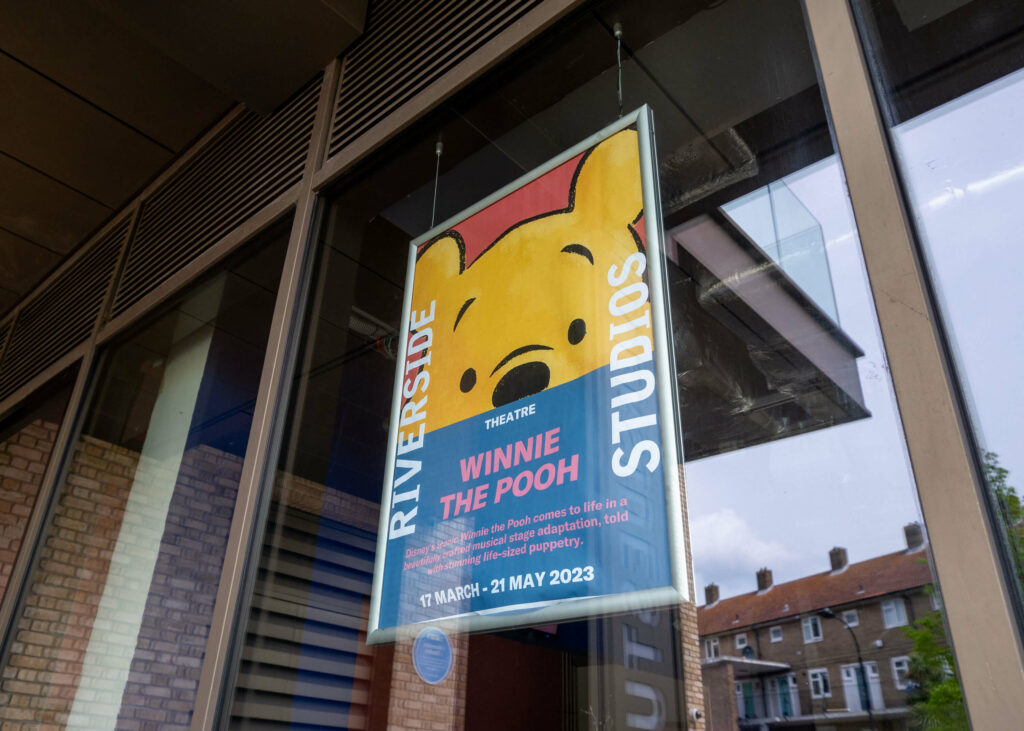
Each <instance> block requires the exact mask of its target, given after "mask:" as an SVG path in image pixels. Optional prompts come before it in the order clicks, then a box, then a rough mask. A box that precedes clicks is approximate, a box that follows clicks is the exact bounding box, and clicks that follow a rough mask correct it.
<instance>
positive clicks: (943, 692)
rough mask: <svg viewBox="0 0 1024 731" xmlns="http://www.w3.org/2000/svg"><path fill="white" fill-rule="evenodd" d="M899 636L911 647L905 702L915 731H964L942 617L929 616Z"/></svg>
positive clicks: (963, 713) (961, 701)
mask: <svg viewBox="0 0 1024 731" xmlns="http://www.w3.org/2000/svg"><path fill="white" fill-rule="evenodd" d="M903 632H904V633H905V634H906V636H907V637H908V638H909V639H911V640H912V641H913V643H914V649H913V650H912V651H911V653H910V670H909V672H908V673H907V678H908V680H910V682H911V683H912V686H911V687H912V690H909V691H908V692H907V702H908V703H909V704H910V706H911V708H913V711H914V721H915V724H914V725H915V727H916V728H919V729H927V730H928V731H966V729H968V728H970V727H969V726H968V724H967V709H966V708H965V707H964V697H963V693H962V691H961V690H960V683H959V681H958V680H957V677H956V674H955V673H954V672H953V668H954V664H953V651H952V650H951V649H950V648H949V645H947V644H946V642H945V636H946V633H945V630H944V628H943V626H942V615H940V614H939V612H929V613H928V614H926V615H925V616H923V617H922V618H921V619H919V620H917V621H916V622H914V624H913V625H912V626H910V627H906V628H904V630H903Z"/></svg>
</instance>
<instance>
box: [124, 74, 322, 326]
mask: <svg viewBox="0 0 1024 731" xmlns="http://www.w3.org/2000/svg"><path fill="white" fill-rule="evenodd" d="M321 81H322V77H319V76H318V77H317V78H316V79H315V80H314V81H312V82H310V83H309V84H308V85H307V86H306V87H305V88H304V89H302V91H300V92H299V93H297V94H296V95H295V96H294V97H292V99H291V100H290V101H289V102H287V103H286V104H285V105H284V106H282V107H281V108H280V109H279V110H277V111H276V112H274V113H273V114H269V115H266V116H260V115H257V114H255V113H253V112H248V111H247V112H245V113H243V114H242V115H241V116H240V117H239V118H238V119H236V120H235V121H234V122H233V123H232V124H231V125H230V126H229V127H228V128H227V129H225V130H224V131H223V132H221V134H220V135H218V136H217V137H216V138H215V139H214V140H213V141H212V142H211V143H210V144H209V145H207V146H206V148H205V149H203V150H202V151H201V152H200V153H199V154H198V155H197V156H196V157H195V158H193V159H192V160H190V161H189V162H188V164H187V165H185V166H184V167H183V168H182V169H181V170H179V171H178V172H177V173H176V174H175V175H174V176H173V177H172V178H171V179H169V180H168V181H167V182H166V183H165V184H164V185H162V186H161V187H160V188H159V189H158V190H157V191H156V192H155V193H154V194H153V195H152V197H150V198H149V199H147V200H146V201H145V202H144V203H143V204H142V211H141V213H140V218H139V227H138V232H137V233H136V235H135V238H134V240H133V241H132V245H131V249H130V251H129V252H128V261H127V262H126V264H125V269H124V274H123V275H122V277H121V280H120V282H118V288H117V294H116V296H115V299H114V307H113V311H112V314H113V315H118V314H120V313H122V312H124V311H125V310H126V309H128V308H129V307H131V306H132V305H133V304H135V303H136V302H138V301H139V300H140V299H141V298H142V297H143V296H145V295H146V294H147V293H148V292H150V291H152V290H153V289H154V288H155V287H156V286H158V285H159V284H160V283H161V282H163V281H164V280H165V279H167V277H169V276H170V275H171V274H173V273H174V272H176V271H177V270H178V269H180V268H181V267H183V266H184V265H185V264H187V263H188V262H190V261H191V260H192V259H194V258H195V257H196V256H198V255H199V254H201V253H202V252H203V251H205V250H206V249H208V248H209V247H210V246H212V245H213V244H214V243H216V242H217V241H218V240H219V239H220V238H221V237H222V236H224V235H226V234H227V233H229V232H230V231H231V230H232V229H233V228H234V227H236V226H237V225H239V224H240V223H242V222H243V221H244V220H245V219H247V218H249V217H250V216H252V215H253V214H254V213H256V212H257V211H259V210H260V208H262V207H263V206H265V205H266V204H267V203H269V202H270V201H272V200H273V199H274V198H275V197H276V196H278V195H280V194H281V193H282V192H284V191H285V190H287V189H288V188H289V187H290V186H292V185H294V184H295V183H297V182H299V180H300V179H301V178H302V169H303V165H304V164H305V160H306V152H307V150H308V149H309V143H310V137H311V135H312V132H313V119H314V117H315V115H316V104H317V99H318V96H319V94H320V84H321Z"/></svg>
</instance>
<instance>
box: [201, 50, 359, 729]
mask: <svg viewBox="0 0 1024 731" xmlns="http://www.w3.org/2000/svg"><path fill="white" fill-rule="evenodd" d="M339 69H340V62H339V61H337V60H336V61H333V62H332V63H331V64H330V65H329V66H328V67H327V69H326V70H325V72H324V79H323V85H322V86H321V89H320V99H319V101H318V105H317V114H316V121H315V123H314V126H313V132H312V139H311V141H310V145H309V151H308V152H307V156H306V166H305V170H304V171H303V176H302V182H301V183H300V186H299V194H298V200H297V202H296V208H295V217H294V219H293V222H292V229H291V234H290V237H289V241H288V251H287V253H286V255H285V262H284V269H283V271H282V274H281V282H280V286H279V288H278V292H277V300H276V303H275V305H274V315H273V319H272V320H271V325H270V335H269V338H268V341H267V350H266V354H265V356H264V360H263V369H262V372H261V376H260V385H259V392H258V394H257V397H256V407H255V410H254V413H253V420H252V427H251V429H250V432H249V441H248V445H247V447H246V451H245V461H244V462H243V465H242V475H241V479H240V481H239V486H238V496H237V498H236V500H235V511H234V515H233V517H232V520H231V529H230V533H229V534H228V544H227V550H226V552H225V555H224V564H223V567H222V569H221V577H220V584H219V586H218V590H217V599H216V603H215V605H214V610H213V619H212V621H211V624H210V635H209V638H208V639H207V643H206V654H205V656H204V659H203V667H202V671H201V675H200V679H199V687H198V690H197V693H196V702H195V706H194V710H193V715H192V729H209V728H213V726H214V724H215V721H216V716H217V707H218V700H219V694H220V689H221V687H222V685H223V680H224V672H225V669H226V665H227V661H228V659H229V658H230V644H231V638H232V636H233V634H234V629H235V622H236V620H239V621H244V619H245V617H244V616H241V615H240V613H239V604H238V603H239V601H240V600H241V599H242V596H241V593H242V587H243V577H244V574H245V568H246V561H247V558H248V555H249V552H250V548H251V537H252V535H253V531H254V526H255V518H256V514H257V507H258V498H259V495H260V490H261V487H262V485H263V484H264V481H265V479H267V476H268V474H272V473H273V470H274V465H272V464H268V462H269V461H270V455H271V453H272V452H273V444H272V437H273V433H274V422H275V419H276V417H277V415H278V413H279V404H280V403H281V399H282V397H283V396H285V395H287V389H288V383H287V382H286V381H287V379H286V378H285V377H284V373H285V371H287V370H288V369H287V365H288V363H287V359H288V357H289V354H290V351H291V347H290V346H291V345H292V343H293V342H294V340H295V333H293V332H292V330H293V324H294V323H295V322H296V320H297V317H298V315H299V314H300V313H299V312H298V310H299V303H300V301H301V297H302V295H303V291H302V289H303V286H302V285H303V282H304V281H305V280H304V277H303V272H304V263H305V262H306V261H307V259H308V256H309V250H310V249H311V248H312V247H313V246H314V245H315V236H314V235H313V234H314V231H313V226H314V204H315V203H316V192H315V190H314V188H313V175H314V173H315V172H316V171H317V170H318V169H319V167H320V161H321V160H322V159H323V156H324V147H325V145H326V140H327V133H328V130H329V129H330V119H331V112H332V109H333V101H334V92H335V88H336V85H337V81H338V76H339Z"/></svg>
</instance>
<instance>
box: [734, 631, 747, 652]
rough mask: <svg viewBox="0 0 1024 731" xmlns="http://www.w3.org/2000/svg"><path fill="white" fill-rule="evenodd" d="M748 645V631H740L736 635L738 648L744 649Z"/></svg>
mask: <svg viewBox="0 0 1024 731" xmlns="http://www.w3.org/2000/svg"><path fill="white" fill-rule="evenodd" d="M746 646H747V633H746V632H740V633H739V634H738V635H736V649H737V650H742V649H743V648H744V647H746Z"/></svg>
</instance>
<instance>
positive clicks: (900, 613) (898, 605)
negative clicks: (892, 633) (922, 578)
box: [879, 597, 909, 629]
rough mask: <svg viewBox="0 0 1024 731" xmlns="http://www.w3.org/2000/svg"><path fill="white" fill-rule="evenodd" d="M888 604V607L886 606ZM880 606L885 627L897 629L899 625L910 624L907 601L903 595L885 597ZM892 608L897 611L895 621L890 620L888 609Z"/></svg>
mask: <svg viewBox="0 0 1024 731" xmlns="http://www.w3.org/2000/svg"><path fill="white" fill-rule="evenodd" d="M886 605H888V607H887V606H886ZM879 607H880V608H881V612H882V626H883V627H885V629H896V628H897V627H906V626H907V624H909V620H908V618H907V603H906V601H905V600H904V599H903V598H902V597H894V598H892V599H883V600H882V601H881V602H880V603H879ZM889 609H891V610H892V611H893V612H895V613H896V617H895V618H894V620H895V621H894V622H893V623H891V622H890V621H889V616H888V610H889Z"/></svg>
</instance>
